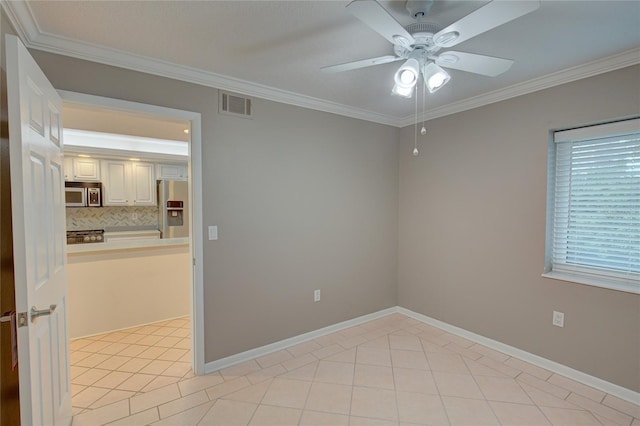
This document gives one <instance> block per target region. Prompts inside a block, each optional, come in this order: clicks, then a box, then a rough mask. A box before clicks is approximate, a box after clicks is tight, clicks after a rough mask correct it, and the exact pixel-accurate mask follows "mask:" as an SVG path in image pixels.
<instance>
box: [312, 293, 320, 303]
mask: <svg viewBox="0 0 640 426" xmlns="http://www.w3.org/2000/svg"><path fill="white" fill-rule="evenodd" d="M313 301H314V302H319V301H320V290H315V291H314V292H313Z"/></svg>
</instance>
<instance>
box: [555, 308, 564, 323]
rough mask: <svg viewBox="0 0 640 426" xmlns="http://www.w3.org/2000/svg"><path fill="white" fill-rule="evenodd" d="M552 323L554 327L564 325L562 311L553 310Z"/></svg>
mask: <svg viewBox="0 0 640 426" xmlns="http://www.w3.org/2000/svg"><path fill="white" fill-rule="evenodd" d="M553 325H555V326H556V327H564V313H563V312H558V311H553Z"/></svg>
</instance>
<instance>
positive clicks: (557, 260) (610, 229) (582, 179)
mask: <svg viewBox="0 0 640 426" xmlns="http://www.w3.org/2000/svg"><path fill="white" fill-rule="evenodd" d="M550 148H551V149H550V152H549V154H550V162H549V165H550V168H551V167H552V169H551V170H550V172H551V171H553V173H554V174H553V175H550V176H549V180H550V182H549V191H550V194H553V196H552V199H550V203H549V205H548V208H550V209H552V211H549V212H548V215H547V220H548V224H547V234H548V235H547V266H546V269H547V274H545V276H550V277H552V278H560V279H566V280H570V281H576V282H581V283H584V284H592V285H599V286H602V287H607V288H614V289H617V290H623V291H630V292H633V293H640V119H634V120H626V121H619V122H615V123H608V124H603V125H597V126H589V127H582V128H579V129H572V130H567V131H562V132H555V133H554V137H553V142H552V146H551V147H550Z"/></svg>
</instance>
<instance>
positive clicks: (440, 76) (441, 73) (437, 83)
mask: <svg viewBox="0 0 640 426" xmlns="http://www.w3.org/2000/svg"><path fill="white" fill-rule="evenodd" d="M422 75H423V77H424V84H426V85H427V90H429V93H433V92H435V91H436V90H438V89H439V88H441V87H442V86H444V85H445V84H447V82H449V80H451V76H450V75H449V73H448V72H446V71H445V70H443V69H442V68H441V67H439V66H438V65H436V64H435V63H433V62H429V63H428V64H427V65H426V66H425V67H424V68H423V70H422Z"/></svg>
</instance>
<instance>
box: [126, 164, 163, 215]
mask: <svg viewBox="0 0 640 426" xmlns="http://www.w3.org/2000/svg"><path fill="white" fill-rule="evenodd" d="M131 167H132V173H131V177H132V183H133V185H132V188H131V189H132V190H133V205H134V206H155V205H156V204H157V203H156V192H157V189H156V179H155V170H154V165H153V164H151V163H139V162H137V161H136V162H133V163H131Z"/></svg>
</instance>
